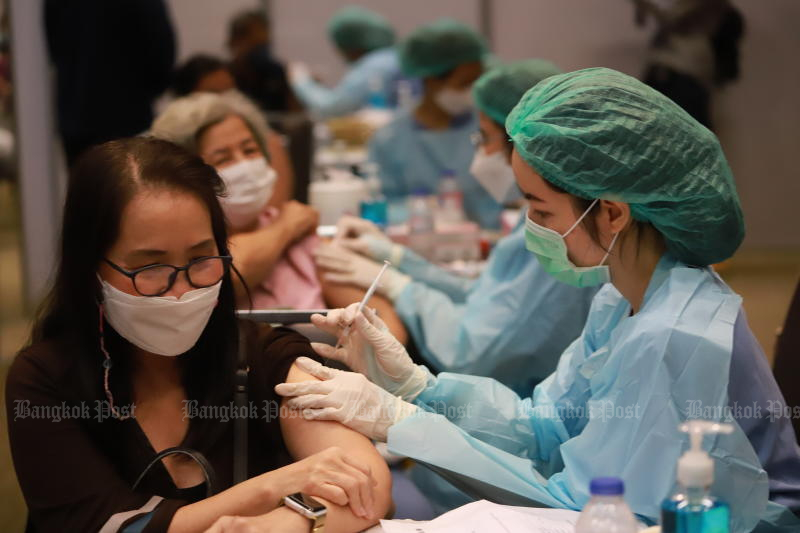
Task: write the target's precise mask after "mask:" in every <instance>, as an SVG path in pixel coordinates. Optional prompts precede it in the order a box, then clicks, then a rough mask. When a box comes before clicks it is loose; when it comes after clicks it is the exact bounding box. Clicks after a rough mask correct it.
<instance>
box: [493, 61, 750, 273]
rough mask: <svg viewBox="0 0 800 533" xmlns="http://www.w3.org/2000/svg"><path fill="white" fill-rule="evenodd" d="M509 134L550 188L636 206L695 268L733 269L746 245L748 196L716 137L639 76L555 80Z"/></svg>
mask: <svg viewBox="0 0 800 533" xmlns="http://www.w3.org/2000/svg"><path fill="white" fill-rule="evenodd" d="M506 130H507V131H508V134H509V135H510V136H511V139H512V141H513V142H514V148H515V150H516V151H517V152H518V153H519V155H520V156H521V157H522V158H523V159H524V160H525V161H526V162H527V163H528V164H529V165H531V167H533V168H534V169H535V170H536V171H537V172H538V173H539V174H540V175H541V176H542V177H543V178H544V179H546V180H547V181H548V182H550V183H552V184H553V185H555V186H557V187H560V188H561V189H563V190H565V191H567V192H569V193H571V194H574V195H576V196H580V197H582V198H588V199H593V198H604V199H608V200H616V201H621V202H626V203H628V204H629V205H630V209H631V213H632V215H633V217H634V218H635V219H636V220H639V221H645V222H649V223H650V224H652V225H653V226H654V227H655V228H656V229H657V230H658V231H659V232H660V233H661V234H662V235H663V236H664V240H665V241H666V245H667V248H668V250H669V251H670V252H671V253H672V254H673V255H674V256H675V257H677V258H678V259H679V260H681V261H683V262H685V263H688V264H690V265H699V266H705V265H709V264H712V263H717V262H719V261H723V260H725V259H727V258H728V257H730V256H731V255H733V253H734V252H735V251H736V249H737V248H738V247H739V244H740V243H741V242H742V239H743V237H744V220H743V217H742V211H741V207H740V205H739V198H738V196H737V194H736V186H735V185H734V182H733V175H732V173H731V169H730V167H729V166H728V163H727V161H726V160H725V155H724V154H723V153H722V148H721V147H720V145H719V141H718V140H717V138H716V136H715V135H714V134H713V133H711V132H710V131H709V130H707V129H706V128H704V127H703V126H701V125H700V124H699V123H698V122H697V121H695V120H694V119H693V118H691V117H690V116H689V115H688V114H687V113H686V112H685V111H683V110H682V109H681V108H680V107H678V105H677V104H675V103H674V102H672V100H670V99H669V98H667V97H666V96H664V95H663V94H661V93H659V92H658V91H656V90H654V89H651V88H650V87H648V86H646V85H645V84H643V83H641V82H640V81H638V80H636V79H634V78H631V77H630V76H626V75H624V74H621V73H619V72H616V71H614V70H610V69H605V68H591V69H586V70H579V71H576V72H570V73H567V74H560V75H557V76H552V77H550V78H548V79H547V80H545V81H543V82H541V83H539V84H538V85H537V86H536V87H534V88H533V89H531V90H529V91H528V92H527V93H525V96H523V97H522V99H521V100H520V102H519V103H518V104H517V106H516V107H515V108H514V109H513V110H512V111H511V114H510V115H509V116H508V119H507V120H506Z"/></svg>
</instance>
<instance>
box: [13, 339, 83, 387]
mask: <svg viewBox="0 0 800 533" xmlns="http://www.w3.org/2000/svg"><path fill="white" fill-rule="evenodd" d="M75 360H76V350H75V349H74V347H72V348H71V347H70V344H69V343H65V342H58V341H53V340H45V341H37V342H33V343H31V344H29V345H28V346H26V347H24V348H23V349H21V350H20V351H19V353H17V355H16V357H14V360H13V361H12V363H11V366H10V367H9V370H8V376H7V378H6V391H7V392H6V394H7V395H8V397H13V396H26V397H27V396H29V395H30V394H31V393H32V392H33V391H38V392H39V393H41V394H45V395H52V394H57V391H58V390H59V389H61V388H62V387H63V386H64V385H65V384H66V383H68V382H69V381H70V378H69V376H70V375H71V374H72V369H73V368H74V364H75Z"/></svg>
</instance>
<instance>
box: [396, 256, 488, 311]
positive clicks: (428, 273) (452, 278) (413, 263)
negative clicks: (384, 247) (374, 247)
mask: <svg viewBox="0 0 800 533" xmlns="http://www.w3.org/2000/svg"><path fill="white" fill-rule="evenodd" d="M397 268H398V270H400V271H401V272H403V273H404V274H408V275H409V276H411V277H412V278H413V279H414V281H417V282H420V283H423V284H424V285H426V286H427V287H429V288H431V289H434V290H437V291H441V292H443V293H444V294H446V295H447V296H448V297H449V298H450V299H451V300H452V301H453V302H454V303H463V302H464V301H466V299H467V294H469V291H470V289H471V288H472V287H473V286H474V285H475V280H474V279H469V278H465V277H463V276H459V275H457V274H453V273H452V272H448V271H447V270H445V269H443V268H442V267H440V266H437V265H434V264H433V263H431V262H430V261H428V260H427V259H425V258H424V257H421V256H419V255H418V254H417V253H415V252H414V251H413V250H411V249H410V248H405V250H403V258H402V259H401V260H400V264H399V265H397Z"/></svg>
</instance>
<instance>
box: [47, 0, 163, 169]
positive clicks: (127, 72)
mask: <svg viewBox="0 0 800 533" xmlns="http://www.w3.org/2000/svg"><path fill="white" fill-rule="evenodd" d="M44 9H45V29H46V34H47V45H48V50H49V52H50V58H51V60H52V62H53V66H54V67H55V72H56V101H57V106H58V130H59V133H60V135H61V140H62V142H63V143H64V151H65V153H66V156H67V161H68V163H70V164H71V163H72V161H74V159H75V158H76V157H77V156H78V155H79V154H80V153H81V152H83V150H85V149H86V148H88V147H89V146H91V145H93V144H97V143H101V142H104V141H108V140H111V139H116V138H119V137H127V136H130V135H136V134H139V133H141V132H143V131H145V130H146V129H147V128H148V127H149V126H150V123H151V122H152V120H153V109H152V106H153V102H154V101H155V100H156V99H157V98H158V97H159V96H160V95H161V93H163V92H164V91H165V90H166V89H167V87H168V85H169V82H170V76H171V73H172V66H173V63H174V61H175V36H174V32H173V29H172V23H171V21H170V17H169V13H168V10H167V7H166V5H165V4H164V1H163V0H118V1H115V2H106V1H105V0H45V4H44Z"/></svg>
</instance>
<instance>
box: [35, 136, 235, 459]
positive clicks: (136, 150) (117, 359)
mask: <svg viewBox="0 0 800 533" xmlns="http://www.w3.org/2000/svg"><path fill="white" fill-rule="evenodd" d="M152 187H155V188H166V189H171V190H178V191H183V192H186V193H189V194H192V195H194V196H195V197H197V198H198V199H199V200H200V201H201V202H202V203H203V204H204V205H205V206H206V208H207V209H208V212H209V214H210V219H211V229H212V232H213V236H214V241H215V242H216V245H217V248H218V250H219V253H220V255H227V254H228V244H227V237H228V236H227V232H226V228H225V216H224V215H223V211H222V208H221V207H220V204H219V201H218V200H217V195H218V194H220V193H221V192H222V191H223V189H224V186H223V182H222V180H221V179H220V177H219V176H218V175H217V173H216V171H215V170H214V168H213V167H211V166H209V165H206V164H205V163H204V162H203V161H202V159H200V158H199V157H197V156H195V155H193V154H191V153H189V152H188V151H186V150H184V149H183V148H181V147H179V146H177V145H175V144H172V143H170V142H167V141H164V140H159V139H154V138H147V137H135V138H128V139H120V140H115V141H110V142H107V143H104V144H100V145H97V146H94V147H92V148H90V149H89V150H87V151H86V152H85V153H84V154H82V156H81V157H80V158H79V159H78V160H77V161H76V164H75V165H74V166H73V167H72V169H71V170H70V177H69V184H68V190H67V198H66V203H65V205H64V214H63V222H62V229H61V242H60V254H59V258H58V268H57V272H56V276H55V281H54V283H53V286H52V289H51V291H50V293H49V295H48V297H47V298H46V300H45V302H44V303H43V305H42V307H41V309H40V311H39V313H38V316H37V319H36V321H35V324H34V328H33V332H32V335H31V342H32V343H39V342H49V343H53V344H54V345H55V346H57V347H58V348H61V349H62V351H63V352H64V353H65V354H71V356H72V357H75V358H77V359H76V361H74V363H75V368H76V372H75V380H74V384H75V386H76V387H77V390H76V395H77V396H78V397H79V399H80V400H84V401H87V402H91V401H96V400H103V399H105V396H104V389H103V380H102V364H103V361H104V356H103V354H102V352H101V350H100V332H99V327H98V324H100V320H101V315H100V310H99V302H100V301H101V299H102V293H101V291H100V286H99V283H98V280H97V277H96V273H97V270H98V266H99V264H100V262H101V261H102V260H103V258H104V257H105V255H106V253H107V252H108V250H109V249H110V248H111V247H112V246H113V244H114V242H115V241H116V240H117V238H118V235H119V230H120V223H121V217H122V212H123V210H124V208H125V206H126V205H127V204H128V202H130V200H131V199H132V198H133V197H134V196H135V195H136V194H137V192H139V191H141V190H143V189H145V188H152ZM164 231H169V228H164ZM104 329H105V345H106V348H107V349H108V351H109V354H110V356H111V361H112V363H113V366H112V370H111V372H110V380H109V388H110V389H111V390H112V391H113V394H114V401H115V404H116V405H118V406H119V405H124V404H127V403H130V402H131V398H132V394H131V379H130V376H131V372H130V370H131V364H130V354H131V351H132V348H131V345H130V344H129V343H128V342H127V341H125V340H124V339H122V338H121V337H120V336H119V335H118V334H117V333H116V332H115V331H114V330H113V328H111V327H105V328H104ZM237 342H238V330H237V321H236V314H235V297H234V291H233V284H232V281H231V275H230V272H226V274H225V276H224V277H223V279H222V287H221V289H220V292H219V299H218V303H217V305H216V307H215V308H214V311H213V312H212V313H211V317H210V319H209V321H208V324H207V325H206V327H205V329H204V330H203V333H202V334H201V335H200V338H199V339H198V341H197V343H196V344H195V345H194V347H192V348H191V349H190V350H189V351H188V352H186V353H184V354H182V355H179V356H178V362H179V364H180V366H181V373H182V380H183V386H184V388H185V391H186V396H187V399H188V400H196V401H197V403H198V405H224V404H226V403H227V402H229V401H230V399H231V398H232V393H233V374H234V370H235V364H236V349H237ZM223 426H224V424H220V423H219V422H217V421H214V420H210V419H201V418H193V419H191V422H190V426H189V433H188V435H187V441H186V445H187V446H189V447H192V448H196V449H199V450H201V451H202V450H204V449H207V447H208V446H210V445H211V444H212V443H213V442H215V440H216V437H218V436H219V435H220V434H221V432H222V431H223V430H224V427H223Z"/></svg>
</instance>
